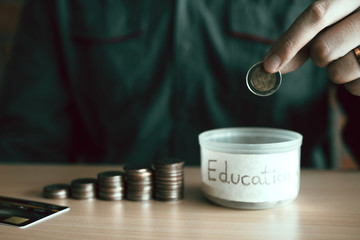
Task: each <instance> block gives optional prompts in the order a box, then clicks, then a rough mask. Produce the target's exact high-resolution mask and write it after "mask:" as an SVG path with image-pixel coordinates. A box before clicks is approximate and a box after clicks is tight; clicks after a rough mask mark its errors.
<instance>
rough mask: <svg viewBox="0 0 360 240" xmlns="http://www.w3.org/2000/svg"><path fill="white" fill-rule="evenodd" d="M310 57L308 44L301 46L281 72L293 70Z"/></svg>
mask: <svg viewBox="0 0 360 240" xmlns="http://www.w3.org/2000/svg"><path fill="white" fill-rule="evenodd" d="M309 58H310V44H308V45H306V46H305V47H303V48H302V49H301V50H300V51H299V52H298V53H297V54H296V55H295V56H294V57H293V58H292V59H291V60H290V61H289V62H288V63H287V64H286V65H285V66H284V67H283V68H282V69H281V73H282V74H286V73H289V72H293V71H295V70H296V69H298V68H299V67H301V66H302V65H303V64H304V63H305V62H306V61H307V60H308V59H309Z"/></svg>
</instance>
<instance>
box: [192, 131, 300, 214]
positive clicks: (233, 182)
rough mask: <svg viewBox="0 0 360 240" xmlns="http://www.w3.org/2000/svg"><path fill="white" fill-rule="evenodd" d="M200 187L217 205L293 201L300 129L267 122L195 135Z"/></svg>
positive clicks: (246, 206) (267, 205)
mask: <svg viewBox="0 0 360 240" xmlns="http://www.w3.org/2000/svg"><path fill="white" fill-rule="evenodd" d="M199 142H200V146H201V178H202V185H201V189H202V192H203V193H204V195H205V196H206V197H207V198H208V199H209V200H210V201H212V202H215V203H217V204H219V205H222V206H226V207H232V208H241V209H266V208H272V207H275V206H279V205H283V204H285V203H289V202H291V201H293V200H294V199H295V198H296V197H297V196H298V193H299V187H300V146H301V144H302V135H301V134H299V133H297V132H293V131H289V130H282V129H272V128H251V127H250V128H222V129H215V130H209V131H205V132H203V133H201V134H200V135H199Z"/></svg>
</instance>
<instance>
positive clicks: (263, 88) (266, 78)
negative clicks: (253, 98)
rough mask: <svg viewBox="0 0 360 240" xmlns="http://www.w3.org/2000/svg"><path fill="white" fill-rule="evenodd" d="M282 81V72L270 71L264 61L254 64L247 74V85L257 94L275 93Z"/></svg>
mask: <svg viewBox="0 0 360 240" xmlns="http://www.w3.org/2000/svg"><path fill="white" fill-rule="evenodd" d="M281 81H282V76H281V72H280V71H279V72H276V73H272V74H271V73H268V72H266V71H265V69H264V65H263V63H262V62H259V63H256V64H255V65H253V66H252V67H251V68H250V69H249V71H248V72H247V74H246V85H247V87H248V88H249V90H250V91H251V92H252V93H254V94H255V95H258V96H262V97H266V96H270V95H271V94H273V93H275V92H276V91H277V90H278V89H279V87H280V85H281Z"/></svg>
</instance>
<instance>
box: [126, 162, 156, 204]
mask: <svg viewBox="0 0 360 240" xmlns="http://www.w3.org/2000/svg"><path fill="white" fill-rule="evenodd" d="M124 170H125V172H126V187H127V188H126V190H127V191H126V198H127V199H128V200H131V201H145V200H150V199H152V194H153V186H152V185H153V180H152V171H151V169H150V168H148V167H147V166H138V165H131V164H128V165H126V166H125V167H124Z"/></svg>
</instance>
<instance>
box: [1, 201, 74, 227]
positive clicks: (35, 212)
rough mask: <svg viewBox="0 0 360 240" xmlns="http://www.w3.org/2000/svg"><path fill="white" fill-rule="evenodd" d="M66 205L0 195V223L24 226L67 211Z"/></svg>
mask: <svg viewBox="0 0 360 240" xmlns="http://www.w3.org/2000/svg"><path fill="white" fill-rule="evenodd" d="M69 210H70V208H69V207H66V206H59V205H54V204H49V203H44V202H35V201H30V200H25V199H17V198H10V197H3V196H0V224H2V225H8V226H13V227H19V228H26V227H29V226H31V225H33V224H35V223H39V222H41V221H44V220H46V219H48V218H51V217H54V216H57V215H59V214H61V213H64V212H66V211H69Z"/></svg>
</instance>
